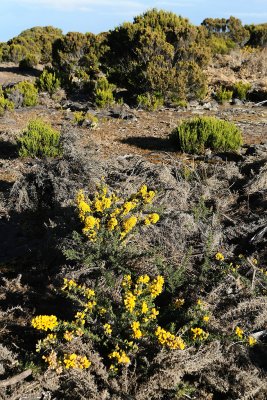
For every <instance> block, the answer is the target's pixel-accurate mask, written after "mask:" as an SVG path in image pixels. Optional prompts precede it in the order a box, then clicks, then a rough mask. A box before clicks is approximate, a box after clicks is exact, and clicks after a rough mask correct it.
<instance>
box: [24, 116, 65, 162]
mask: <svg viewBox="0 0 267 400" xmlns="http://www.w3.org/2000/svg"><path fill="white" fill-rule="evenodd" d="M18 142H19V155H20V156H21V157H57V156H60V155H61V154H62V150H61V146H60V133H59V132H58V131H56V130H54V129H53V128H52V127H51V126H50V125H48V124H46V123H45V122H43V121H42V120H38V119H37V120H31V121H30V122H29V124H28V127H27V129H26V131H24V132H23V134H22V136H21V137H20V138H19V140H18Z"/></svg>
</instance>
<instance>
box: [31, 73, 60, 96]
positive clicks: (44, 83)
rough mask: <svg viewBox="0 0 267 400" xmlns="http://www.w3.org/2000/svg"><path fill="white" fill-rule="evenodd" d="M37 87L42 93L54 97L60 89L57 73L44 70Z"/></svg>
mask: <svg viewBox="0 0 267 400" xmlns="http://www.w3.org/2000/svg"><path fill="white" fill-rule="evenodd" d="M36 85H37V87H38V89H39V90H40V91H41V92H48V93H49V94H50V96H52V94H54V93H55V92H56V91H57V90H58V89H59V88H60V80H59V79H58V77H57V76H56V74H55V72H50V71H49V70H48V69H44V70H43V72H42V73H41V75H40V77H39V78H38V79H37V81H36Z"/></svg>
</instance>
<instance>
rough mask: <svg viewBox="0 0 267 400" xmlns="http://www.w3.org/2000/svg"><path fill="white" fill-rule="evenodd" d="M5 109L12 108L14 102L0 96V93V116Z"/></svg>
mask: <svg viewBox="0 0 267 400" xmlns="http://www.w3.org/2000/svg"><path fill="white" fill-rule="evenodd" d="M5 110H14V103H13V102H12V101H10V100H8V99H5V98H4V97H2V96H1V93H0V116H2V115H3V114H4V112H5Z"/></svg>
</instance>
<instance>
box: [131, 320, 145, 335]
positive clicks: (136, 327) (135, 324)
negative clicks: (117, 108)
mask: <svg viewBox="0 0 267 400" xmlns="http://www.w3.org/2000/svg"><path fill="white" fill-rule="evenodd" d="M131 328H132V330H133V337H134V338H135V339H140V338H141V337H142V336H143V334H142V332H141V330H140V322H138V321H134V322H132V324H131Z"/></svg>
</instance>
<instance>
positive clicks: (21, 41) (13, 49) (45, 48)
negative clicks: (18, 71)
mask: <svg viewBox="0 0 267 400" xmlns="http://www.w3.org/2000/svg"><path fill="white" fill-rule="evenodd" d="M60 37H62V31H61V30H60V29H57V28H54V27H52V26H45V27H39V26H37V27H34V28H31V29H27V30H25V31H23V32H21V33H20V34H19V35H18V36H16V37H14V38H13V39H11V40H9V41H8V43H7V44H8V49H7V51H6V55H5V59H6V61H13V62H15V63H19V62H20V61H22V60H23V59H25V58H27V57H28V56H29V55H30V57H34V58H35V59H36V60H37V62H36V64H37V63H38V62H41V63H42V64H46V63H49V62H52V44H53V43H54V41H55V40H57V39H58V38H60Z"/></svg>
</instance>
